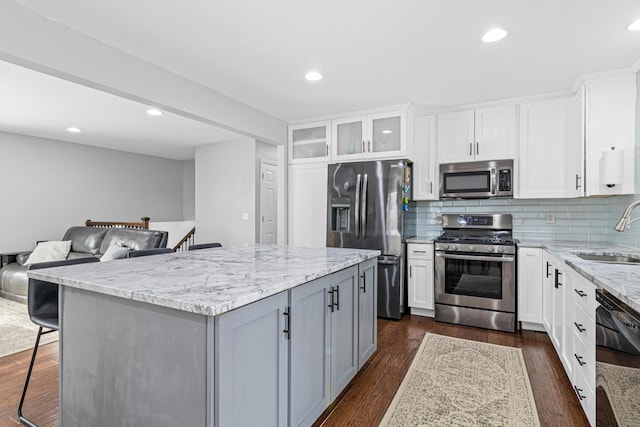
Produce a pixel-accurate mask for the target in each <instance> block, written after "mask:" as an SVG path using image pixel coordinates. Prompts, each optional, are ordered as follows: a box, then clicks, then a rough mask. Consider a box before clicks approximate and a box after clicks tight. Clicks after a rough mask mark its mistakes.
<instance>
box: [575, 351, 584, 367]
mask: <svg viewBox="0 0 640 427" xmlns="http://www.w3.org/2000/svg"><path fill="white" fill-rule="evenodd" d="M573 355H574V356H575V357H576V360H577V361H578V363H579V364H580V366H584V365H586V364H587V362H584V361H583V360H582V359H584V358H583V357H582V356H578V355H577V354H575V353H573Z"/></svg>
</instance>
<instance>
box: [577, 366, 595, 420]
mask: <svg viewBox="0 0 640 427" xmlns="http://www.w3.org/2000/svg"><path fill="white" fill-rule="evenodd" d="M573 391H574V393H576V395H577V396H578V399H579V400H580V404H581V405H582V410H583V411H584V413H585V414H586V415H587V418H588V419H589V424H591V425H592V426H595V425H596V395H595V393H594V389H592V388H591V387H590V386H589V382H588V381H587V379H586V378H585V377H584V376H583V375H582V371H580V370H578V371H576V372H575V374H574V379H573Z"/></svg>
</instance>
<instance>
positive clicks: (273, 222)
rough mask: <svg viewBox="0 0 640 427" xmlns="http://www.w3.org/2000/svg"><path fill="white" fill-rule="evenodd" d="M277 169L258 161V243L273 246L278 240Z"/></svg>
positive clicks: (274, 165) (267, 163)
mask: <svg viewBox="0 0 640 427" xmlns="http://www.w3.org/2000/svg"><path fill="white" fill-rule="evenodd" d="M277 172H278V167H277V165H276V164H275V163H270V162H266V161H264V160H261V161H260V216H259V217H260V243H270V244H275V243H276V242H277V238H278V181H277Z"/></svg>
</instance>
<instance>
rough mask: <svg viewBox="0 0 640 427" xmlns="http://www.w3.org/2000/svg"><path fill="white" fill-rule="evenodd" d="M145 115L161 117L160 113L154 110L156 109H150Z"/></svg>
mask: <svg viewBox="0 0 640 427" xmlns="http://www.w3.org/2000/svg"><path fill="white" fill-rule="evenodd" d="M147 114H148V115H150V116H161V115H162V111H160V110H158V109H156V108H151V109H149V110H147Z"/></svg>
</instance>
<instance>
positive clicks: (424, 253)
mask: <svg viewBox="0 0 640 427" xmlns="http://www.w3.org/2000/svg"><path fill="white" fill-rule="evenodd" d="M407 258H408V259H433V245H432V244H427V243H408V244H407Z"/></svg>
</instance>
